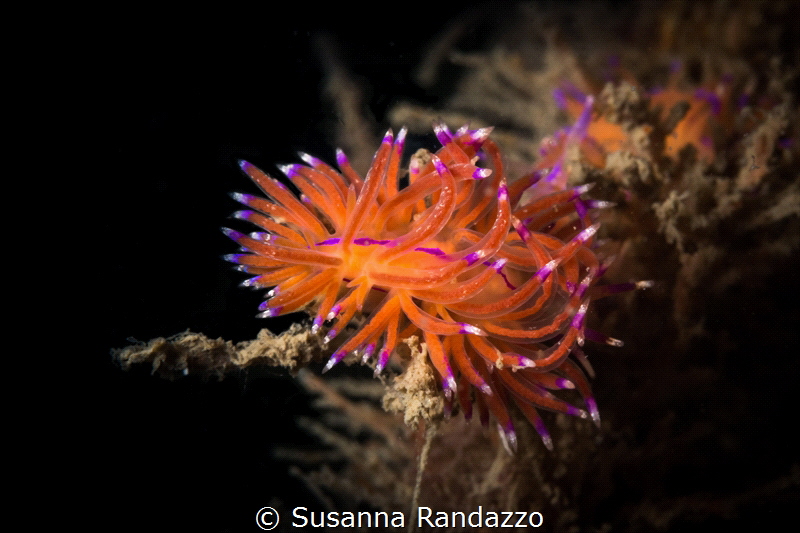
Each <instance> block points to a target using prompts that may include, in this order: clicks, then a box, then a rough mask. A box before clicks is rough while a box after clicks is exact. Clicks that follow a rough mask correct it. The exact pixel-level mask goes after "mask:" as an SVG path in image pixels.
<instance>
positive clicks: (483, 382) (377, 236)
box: [224, 99, 634, 448]
mask: <svg viewBox="0 0 800 533" xmlns="http://www.w3.org/2000/svg"><path fill="white" fill-rule="evenodd" d="M585 107H586V109H585V110H584V119H583V120H581V119H579V120H578V123H577V124H576V126H574V127H573V128H572V129H571V130H570V131H569V132H568V134H567V135H566V136H565V137H564V139H563V140H562V142H560V143H558V144H556V145H553V146H551V147H550V148H549V149H548V150H546V151H547V154H544V155H545V157H544V160H545V161H548V162H549V163H548V165H549V166H548V168H544V167H542V165H539V166H538V167H537V169H538V170H537V171H536V172H534V173H532V174H531V175H530V176H528V177H527V178H525V179H521V180H518V181H516V182H515V183H512V184H510V185H509V184H508V183H507V181H506V176H505V173H504V171H503V163H502V158H501V155H500V151H499V149H498V147H497V145H496V144H495V143H494V142H493V141H492V140H491V139H489V134H490V132H491V128H483V129H477V130H472V129H469V128H467V127H462V128H461V129H459V130H458V131H456V132H455V133H452V132H451V131H450V130H448V128H447V127H446V126H444V125H443V124H436V125H435V126H434V130H435V133H436V136H437V138H438V140H439V141H440V142H441V144H442V148H441V149H440V150H439V151H438V152H436V154H429V157H426V156H419V155H418V156H415V157H413V158H412V159H411V161H410V163H409V169H408V180H407V181H408V184H407V186H405V187H401V181H400V178H401V173H400V163H401V157H402V153H403V147H404V144H405V140H406V129H405V128H404V129H402V130H400V132H399V133H398V135H397V136H396V137H395V136H394V135H393V133H392V131H391V130H389V132H387V133H386V135H385V137H384V138H383V142H382V143H381V146H380V148H379V149H378V151H377V153H376V154H375V156H374V160H373V162H372V165H371V167H370V169H369V171H368V173H367V175H366V177H365V178H363V179H362V177H361V176H359V175H358V174H357V173H356V172H355V171H354V169H353V168H352V167H351V165H350V163H349V162H348V159H347V157H346V156H345V155H344V153H343V152H341V151H337V165H338V167H339V170H336V169H334V168H333V167H331V166H329V165H328V164H326V163H324V162H322V161H320V160H319V159H317V158H314V157H311V156H308V155H306V154H301V157H302V159H303V160H304V161H305V163H306V165H300V164H296V165H287V166H285V167H282V171H283V172H284V173H285V175H286V176H287V178H288V179H289V180H291V182H292V183H293V184H294V185H295V186H296V187H297V189H299V191H300V195H299V198H298V197H297V196H296V195H295V194H293V193H292V192H291V191H290V190H289V189H288V188H287V187H286V186H285V185H283V184H281V183H280V182H279V181H277V180H275V179H273V178H271V177H269V176H268V175H267V174H265V173H264V172H262V171H261V170H259V169H258V168H256V167H255V166H253V165H251V164H250V163H247V162H244V161H242V162H241V163H240V166H241V168H242V170H243V171H244V172H245V173H246V174H247V175H248V176H250V178H252V179H253V181H255V183H256V184H257V185H258V186H259V187H260V188H261V189H262V190H263V192H264V193H265V194H266V195H267V197H268V198H267V199H264V198H260V197H257V196H252V195H248V194H235V195H234V198H235V199H236V200H237V201H239V202H241V203H242V204H244V205H245V206H247V207H248V209H247V210H243V211H239V212H237V213H236V215H235V216H236V217H237V218H239V219H243V220H247V221H249V222H251V223H253V224H255V225H256V226H259V227H260V228H261V229H262V231H260V232H256V233H252V234H250V235H245V234H242V233H239V232H237V231H234V230H231V229H227V228H226V229H224V232H225V233H226V235H228V236H229V237H230V238H231V239H233V240H234V241H236V242H237V243H239V244H240V245H241V246H242V247H243V248H244V250H245V252H246V253H238V254H231V255H228V256H226V259H227V260H229V261H231V262H233V263H236V264H238V265H239V267H238V268H239V269H241V270H242V271H244V272H247V273H249V274H251V275H252V276H253V277H251V278H250V279H248V280H247V281H245V282H244V285H245V286H249V287H255V288H271V290H269V292H268V299H267V300H266V301H265V302H263V303H262V304H261V306H260V307H259V309H260V311H261V314H260V315H259V316H262V317H271V316H277V315H281V314H284V313H290V312H294V311H299V310H307V311H308V312H309V313H310V314H311V315H312V316H313V317H314V318H313V325H312V329H313V331H315V332H319V331H321V330H322V328H323V327H327V332H326V334H325V339H324V341H325V343H328V342H330V341H331V340H332V339H334V338H335V337H337V336H338V335H340V334H341V333H342V332H343V331H344V330H345V328H346V326H347V325H348V324H350V323H351V320H352V319H353V318H354V317H356V315H357V314H360V315H362V316H364V317H365V320H364V322H363V325H362V326H361V327H360V328H359V329H357V330H356V331H355V333H353V334H352V336H350V337H349V338H348V339H346V340H344V341H343V342H342V343H341V345H340V346H339V347H338V349H336V351H335V352H334V353H333V355H332V356H331V358H330V360H329V361H328V363H327V365H326V367H325V370H328V369H330V368H331V367H332V366H334V365H335V364H336V363H338V362H339V361H341V360H342V359H343V358H344V357H345V356H347V355H348V354H352V353H356V354H358V355H359V356H360V357H361V358H362V360H363V362H365V363H367V362H370V361H373V362H374V366H375V373H376V375H377V374H378V373H380V372H381V371H382V370H383V369H384V367H385V366H386V364H387V362H388V360H389V358H390V356H391V355H392V353H393V351H394V349H395V347H396V346H397V345H398V343H399V342H400V341H401V340H403V339H405V338H408V337H410V336H412V335H416V336H418V338H419V339H420V340H421V341H422V342H424V343H425V345H426V346H427V352H428V357H429V359H430V363H431V364H432V366H433V368H434V369H435V370H436V373H437V374H438V376H439V378H440V383H441V387H442V390H443V394H444V399H445V409H446V412H447V413H449V412H450V411H451V410H452V409H453V408H454V406H455V405H456V404H457V405H458V406H460V408H461V410H462V412H463V413H464V416H465V417H466V418H470V417H471V416H472V413H473V407H475V408H476V409H477V412H478V415H479V417H480V419H481V421H482V423H483V424H487V423H488V420H489V417H490V414H491V415H492V416H493V417H494V418H495V419H496V421H497V423H498V425H499V429H500V430H501V435H502V436H503V437H504V438H505V441H506V442H507V443H508V444H510V445H511V446H512V447H514V446H516V433H515V431H514V427H513V424H512V417H511V415H510V413H509V409H510V408H511V406H512V405H516V406H517V407H518V408H519V410H520V411H521V412H522V413H523V414H524V416H525V417H526V418H527V419H528V420H529V421H530V422H531V423H532V424H533V426H534V427H535V429H536V431H537V432H538V433H539V435H540V436H541V438H542V440H543V441H544V443H545V445H546V446H547V447H548V448H552V440H551V437H550V435H549V433H548V430H547V428H546V427H545V425H544V423H543V422H542V419H541V418H540V416H539V413H538V409H547V410H552V411H556V412H561V413H566V414H569V415H573V416H577V417H581V418H587V417H591V418H592V420H593V421H594V422H595V423H597V424H598V425H599V414H598V410H597V406H596V403H595V401H594V399H593V396H592V393H591V389H590V387H589V384H588V381H587V379H586V377H585V374H589V375H590V376H591V375H592V374H593V372H592V369H591V367H590V366H589V364H588V362H587V361H586V358H585V356H584V354H583V352H582V350H581V346H582V345H583V343H584V339H586V338H588V339H590V340H594V341H599V342H606V343H608V344H612V345H619V344H621V343H620V342H619V341H617V340H615V339H611V338H609V337H606V336H604V335H602V334H600V333H597V332H594V331H592V330H590V329H587V328H586V325H585V319H586V313H587V309H588V307H589V305H590V303H591V301H592V298H596V297H599V296H601V295H603V294H609V293H611V292H616V291H619V290H626V289H629V288H633V287H634V285H633V284H631V287H622V286H610V285H606V286H602V287H598V286H597V285H596V284H597V280H598V279H599V278H600V277H601V276H602V274H603V272H604V270H605V268H606V266H607V265H606V264H603V263H602V262H601V261H600V260H599V259H598V257H597V255H596V254H595V252H594V250H593V247H594V244H595V240H596V232H597V228H598V225H597V224H595V223H594V222H593V218H592V213H593V212H594V210H595V209H596V208H601V207H606V206H607V205H609V204H608V203H607V202H601V201H595V200H591V199H584V193H586V192H587V191H588V190H589V189H590V185H581V186H577V187H571V188H569V187H566V186H565V185H564V184H565V181H566V180H565V179H564V178H563V174H564V173H565V172H566V169H565V168H563V160H564V156H563V154H564V151H565V150H564V149H565V146H566V145H568V144H569V143H570V142H580V141H581V140H582V139H583V137H585V135H586V131H585V129H586V126H587V123H588V122H587V120H586V118H585V117H588V116H589V113H590V112H591V99H589V100H588V101H587V105H586V106H585ZM479 165H483V166H479ZM542 178H545V179H542ZM538 182H541V183H542V184H544V183H545V182H549V183H550V184H549V185H548V186H546V187H542V188H541V191H539V190H538V189H537V183H538ZM528 191H532V192H528ZM523 197H524V198H525V200H524V201H523V200H522V199H523ZM570 356H571V357H570ZM576 362H577V363H579V364H576ZM561 389H577V391H578V392H579V393H580V394H581V395H582V397H583V401H584V403H585V409H583V408H579V407H576V406H574V405H571V404H570V403H568V402H566V401H564V400H563V399H561V398H559V397H557V396H556V395H555V394H553V392H552V391H558V390H561Z"/></svg>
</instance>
